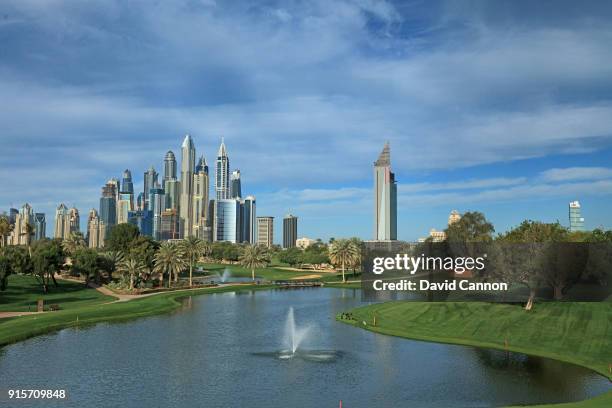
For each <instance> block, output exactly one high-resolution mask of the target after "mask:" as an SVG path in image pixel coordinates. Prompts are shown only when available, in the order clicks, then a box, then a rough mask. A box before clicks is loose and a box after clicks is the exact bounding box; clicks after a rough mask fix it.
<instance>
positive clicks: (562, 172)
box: [541, 167, 612, 182]
mask: <svg viewBox="0 0 612 408" xmlns="http://www.w3.org/2000/svg"><path fill="white" fill-rule="evenodd" d="M541 177H542V179H543V180H545V181H552V182H559V181H573V180H601V179H610V178H612V169H610V168H607V167H568V168H555V169H549V170H546V171H544V172H542V174H541Z"/></svg>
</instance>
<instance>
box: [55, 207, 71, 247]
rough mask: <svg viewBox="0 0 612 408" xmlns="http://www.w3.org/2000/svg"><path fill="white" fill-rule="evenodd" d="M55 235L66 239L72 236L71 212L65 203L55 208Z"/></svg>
mask: <svg viewBox="0 0 612 408" xmlns="http://www.w3.org/2000/svg"><path fill="white" fill-rule="evenodd" d="M53 236H54V237H55V238H59V239H66V238H68V237H69V236H70V212H69V211H68V207H66V205H65V204H64V203H62V204H60V205H59V206H58V207H57V210H55V231H54V234H53Z"/></svg>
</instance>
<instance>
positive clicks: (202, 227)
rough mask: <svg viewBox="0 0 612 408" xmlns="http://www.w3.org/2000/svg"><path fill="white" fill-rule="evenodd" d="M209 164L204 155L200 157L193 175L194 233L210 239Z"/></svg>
mask: <svg viewBox="0 0 612 408" xmlns="http://www.w3.org/2000/svg"><path fill="white" fill-rule="evenodd" d="M208 191H209V177H208V166H207V165H206V159H205V158H204V156H201V157H200V160H199V161H198V165H197V166H196V169H195V174H194V175H193V205H192V209H193V235H194V236H196V237H198V238H201V239H205V240H208V238H209V232H210V230H209V226H208Z"/></svg>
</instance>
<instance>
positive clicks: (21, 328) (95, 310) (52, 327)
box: [0, 285, 272, 346]
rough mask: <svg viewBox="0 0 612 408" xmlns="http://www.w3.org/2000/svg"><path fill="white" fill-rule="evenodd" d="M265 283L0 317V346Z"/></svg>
mask: <svg viewBox="0 0 612 408" xmlns="http://www.w3.org/2000/svg"><path fill="white" fill-rule="evenodd" d="M270 288H272V286H267V285H235V286H225V287H221V288H203V289H194V290H187V291H175V292H169V293H162V294H158V295H154V296H149V297H144V298H141V299H136V300H131V301H129V302H116V303H105V304H100V303H99V304H95V305H88V306H81V307H78V308H71V309H70V308H67V309H65V310H60V311H57V312H48V313H44V314H37V315H27V316H21V317H16V318H10V319H0V346H3V345H6V344H10V343H15V342H18V341H21V340H25V339H27V338H29V337H33V336H37V335H41V334H45V333H49V332H53V331H56V330H60V329H63V328H67V327H74V326H86V325H91V324H94V323H99V322H116V321H123V320H129V319H134V318H138V317H144V316H151V315H156V314H161V313H167V312H170V311H172V310H175V309H178V308H179V307H180V306H181V303H180V302H179V299H181V298H185V297H188V296H192V295H199V294H204V293H219V292H231V291H242V290H262V289H270Z"/></svg>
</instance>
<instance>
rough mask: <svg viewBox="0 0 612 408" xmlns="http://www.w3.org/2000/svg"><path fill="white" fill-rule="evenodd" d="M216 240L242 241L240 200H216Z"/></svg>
mask: <svg viewBox="0 0 612 408" xmlns="http://www.w3.org/2000/svg"><path fill="white" fill-rule="evenodd" d="M215 215H216V220H217V221H216V228H215V231H214V232H213V233H214V240H215V241H227V242H233V243H237V242H240V201H238V200H234V199H231V198H230V199H224V200H215Z"/></svg>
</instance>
